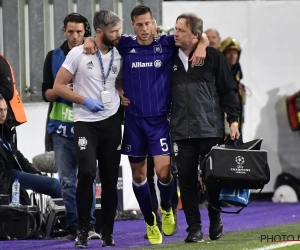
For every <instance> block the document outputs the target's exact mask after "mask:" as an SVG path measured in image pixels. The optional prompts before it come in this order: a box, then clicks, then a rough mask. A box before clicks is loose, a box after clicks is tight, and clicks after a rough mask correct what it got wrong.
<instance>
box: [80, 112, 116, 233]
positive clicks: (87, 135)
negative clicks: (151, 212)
mask: <svg viewBox="0 0 300 250" xmlns="http://www.w3.org/2000/svg"><path fill="white" fill-rule="evenodd" d="M74 142H75V153H76V160H77V164H78V175H77V179H78V183H77V192H76V200H77V213H78V229H80V230H86V231H88V230H89V222H90V211H91V207H92V202H93V182H94V179H95V177H96V164H97V162H96V160H98V166H99V175H100V179H101V189H102V193H101V209H102V218H103V219H102V220H103V221H102V234H103V235H108V234H112V233H113V226H114V218H115V214H116V209H117V204H118V194H117V182H118V173H119V164H120V159H121V147H120V144H121V119H120V116H119V114H118V113H116V114H115V115H113V116H111V117H109V118H107V119H105V120H103V121H97V122H75V125H74Z"/></svg>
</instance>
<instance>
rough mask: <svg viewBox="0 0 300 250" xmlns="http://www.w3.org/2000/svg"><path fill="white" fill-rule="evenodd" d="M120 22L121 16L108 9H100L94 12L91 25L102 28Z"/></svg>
mask: <svg viewBox="0 0 300 250" xmlns="http://www.w3.org/2000/svg"><path fill="white" fill-rule="evenodd" d="M120 22H121V18H120V17H119V16H118V15H117V14H116V13H114V12H112V11H110V10H100V11H97V12H95V14H94V20H93V25H94V29H95V31H96V29H104V28H106V27H107V26H108V25H110V24H112V25H116V24H118V23H120Z"/></svg>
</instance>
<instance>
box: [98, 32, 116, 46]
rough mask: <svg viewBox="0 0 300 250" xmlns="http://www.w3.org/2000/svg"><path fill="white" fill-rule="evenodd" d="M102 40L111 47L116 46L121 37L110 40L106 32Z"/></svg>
mask: <svg viewBox="0 0 300 250" xmlns="http://www.w3.org/2000/svg"><path fill="white" fill-rule="evenodd" d="M102 42H103V43H104V44H105V45H106V46H109V47H113V46H116V45H117V44H118V42H119V39H115V40H110V39H109V38H108V37H107V36H106V35H105V34H103V37H102Z"/></svg>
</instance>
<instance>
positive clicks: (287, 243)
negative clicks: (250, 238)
mask: <svg viewBox="0 0 300 250" xmlns="http://www.w3.org/2000/svg"><path fill="white" fill-rule="evenodd" d="M296 244H300V242H299V241H297V242H280V243H277V244H274V245H271V246H270V245H269V246H264V247H260V248H254V249H252V250H269V249H276V248H280V247H287V246H292V245H296Z"/></svg>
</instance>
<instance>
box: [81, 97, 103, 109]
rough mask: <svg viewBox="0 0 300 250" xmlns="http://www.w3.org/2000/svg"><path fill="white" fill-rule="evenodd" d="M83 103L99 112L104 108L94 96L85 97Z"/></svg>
mask: <svg viewBox="0 0 300 250" xmlns="http://www.w3.org/2000/svg"><path fill="white" fill-rule="evenodd" d="M83 105H84V106H86V108H87V109H88V110H89V111H91V112H93V113H97V112H98V111H102V110H104V105H103V104H102V103H101V102H99V101H97V100H95V99H93V98H88V97H86V98H84V102H83Z"/></svg>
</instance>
